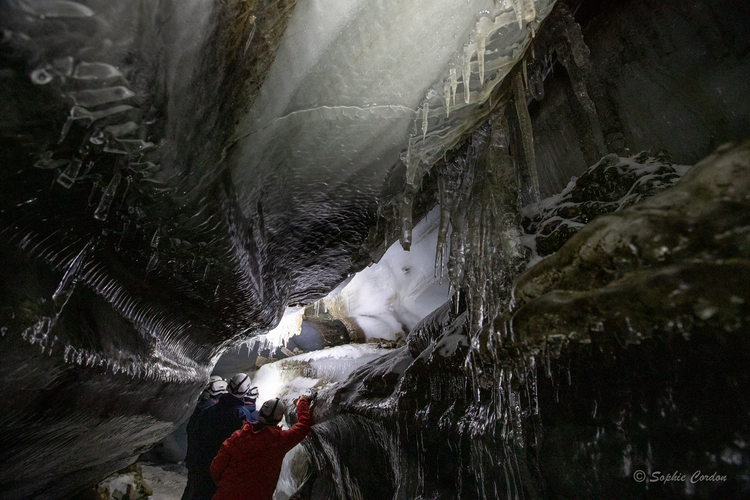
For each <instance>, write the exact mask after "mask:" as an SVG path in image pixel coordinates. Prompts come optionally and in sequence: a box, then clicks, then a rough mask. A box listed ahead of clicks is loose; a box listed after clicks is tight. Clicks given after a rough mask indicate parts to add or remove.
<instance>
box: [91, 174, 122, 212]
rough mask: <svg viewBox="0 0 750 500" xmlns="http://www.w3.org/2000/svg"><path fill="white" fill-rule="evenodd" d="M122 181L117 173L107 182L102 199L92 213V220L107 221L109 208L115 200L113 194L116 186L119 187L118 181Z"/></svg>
mask: <svg viewBox="0 0 750 500" xmlns="http://www.w3.org/2000/svg"><path fill="white" fill-rule="evenodd" d="M121 179H122V175H121V174H120V172H117V173H116V174H115V175H114V176H113V177H112V180H110V181H109V184H108V185H107V188H106V189H105V190H104V193H103V194H102V198H101V200H100V201H99V206H97V207H96V211H95V212H94V218H95V219H97V220H101V221H104V220H107V215H109V208H110V207H111V206H112V201H114V199H115V193H116V192H117V186H119V185H120V180H121Z"/></svg>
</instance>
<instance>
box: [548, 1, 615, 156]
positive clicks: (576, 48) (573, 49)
mask: <svg viewBox="0 0 750 500" xmlns="http://www.w3.org/2000/svg"><path fill="white" fill-rule="evenodd" d="M549 24H550V32H551V33H552V35H553V36H554V42H553V47H554V50H555V52H556V53H557V58H558V60H559V61H560V63H561V64H562V65H563V66H564V67H565V69H566V70H567V71H568V76H569V78H570V85H571V87H572V89H573V93H574V94H575V96H576V99H577V100H578V102H579V103H580V104H581V107H582V108H583V112H584V114H585V115H586V118H587V120H588V127H589V133H590V135H591V137H590V138H591V142H592V143H593V144H595V145H596V149H597V151H596V157H592V158H588V160H589V161H590V162H592V161H593V162H596V161H597V160H598V159H599V158H601V157H602V156H605V155H606V154H607V148H606V146H605V145H604V137H603V134H602V130H601V125H600V124H599V117H598V116H597V112H596V106H595V105H594V101H592V100H591V97H590V96H589V91H588V87H587V81H588V79H589V78H590V76H591V72H592V69H591V61H590V51H589V48H588V46H586V42H585V41H584V40H583V33H582V32H581V26H580V25H579V24H578V23H577V22H576V21H575V19H574V18H573V13H572V12H570V9H569V8H568V7H567V6H566V5H565V4H563V3H561V4H559V5H557V7H556V8H555V10H554V11H553V13H552V14H551V15H550V19H549Z"/></svg>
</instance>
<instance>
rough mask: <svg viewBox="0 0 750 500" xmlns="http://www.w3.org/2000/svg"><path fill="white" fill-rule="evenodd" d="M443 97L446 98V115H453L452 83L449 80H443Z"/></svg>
mask: <svg viewBox="0 0 750 500" xmlns="http://www.w3.org/2000/svg"><path fill="white" fill-rule="evenodd" d="M443 99H445V117H446V118H448V117H449V116H450V115H451V84H450V82H449V81H448V80H445V81H444V82H443Z"/></svg>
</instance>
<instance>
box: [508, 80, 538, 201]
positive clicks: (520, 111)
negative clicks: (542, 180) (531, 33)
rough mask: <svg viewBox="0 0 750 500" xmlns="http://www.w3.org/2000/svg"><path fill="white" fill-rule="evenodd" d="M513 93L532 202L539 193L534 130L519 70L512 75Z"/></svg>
mask: <svg viewBox="0 0 750 500" xmlns="http://www.w3.org/2000/svg"><path fill="white" fill-rule="evenodd" d="M513 93H514V99H515V103H516V115H517V116H518V124H519V126H520V128H521V141H522V144H523V153H524V157H525V158H526V166H527V168H528V170H529V177H530V178H531V192H532V197H533V202H534V203H536V202H538V201H539V199H540V195H539V175H538V174H537V169H536V157H535V153H534V130H533V128H532V126H531V116H529V108H528V107H527V106H526V90H525V89H524V87H523V75H522V74H521V72H520V71H516V73H515V74H514V75H513Z"/></svg>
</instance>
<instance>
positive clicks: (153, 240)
mask: <svg viewBox="0 0 750 500" xmlns="http://www.w3.org/2000/svg"><path fill="white" fill-rule="evenodd" d="M160 232H161V227H157V228H156V231H154V235H153V236H152V237H151V248H158V247H159V239H160V238H161V235H160V234H159V233H160Z"/></svg>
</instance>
